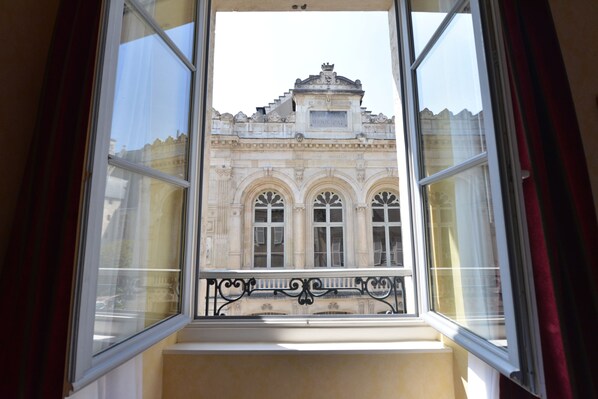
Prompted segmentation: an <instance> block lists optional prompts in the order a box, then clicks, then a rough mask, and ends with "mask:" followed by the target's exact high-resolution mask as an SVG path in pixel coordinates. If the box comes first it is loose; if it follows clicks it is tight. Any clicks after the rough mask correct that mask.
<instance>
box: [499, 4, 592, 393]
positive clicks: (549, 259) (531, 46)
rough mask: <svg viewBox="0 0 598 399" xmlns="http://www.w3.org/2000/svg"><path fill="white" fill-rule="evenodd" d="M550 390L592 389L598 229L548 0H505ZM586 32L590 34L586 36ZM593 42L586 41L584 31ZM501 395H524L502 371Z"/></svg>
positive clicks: (509, 53)
mask: <svg viewBox="0 0 598 399" xmlns="http://www.w3.org/2000/svg"><path fill="white" fill-rule="evenodd" d="M502 12H503V22H504V32H505V42H506V51H507V57H508V61H509V67H510V76H511V88H512V91H513V93H512V95H513V105H514V112H515V116H516V124H517V133H518V143H519V154H520V157H521V163H522V167H523V168H524V169H528V170H530V171H531V176H530V178H529V179H527V180H526V181H525V182H524V183H523V187H524V196H525V202H526V204H525V205H526V212H527V221H528V226H529V234H530V246H531V248H530V249H531V254H532V262H533V272H534V280H535V289H536V297H537V303H538V314H539V321H540V330H541V331H540V333H541V339H542V355H543V361H544V372H545V375H546V389H547V395H548V398H549V399H568V398H596V397H598V385H597V384H598V362H597V361H596V358H595V357H596V355H598V323H597V322H596V320H597V319H598V301H597V296H596V293H597V292H598V277H597V276H598V263H597V260H598V241H597V240H598V229H597V227H596V215H595V211H594V204H593V199H592V193H591V188H590V183H589V177H588V170H587V166H586V162H585V157H584V151H583V147H582V142H581V136H580V132H579V127H578V124H577V118H576V114H575V109H574V105H573V100H572V96H571V92H570V88H569V86H568V80H567V75H566V70H565V66H564V64H563V60H562V56H561V53H560V47H559V43H558V39H557V36H556V31H555V28H554V25H553V22H552V15H551V13H550V8H549V4H548V2H547V1H546V0H526V1H518V0H505V1H503V2H502ZM588 39H589V38H588ZM589 44H590V45H591V41H589ZM501 397H502V398H504V399H517V398H527V397H531V395H529V394H527V393H525V392H524V391H523V390H521V389H520V388H518V387H516V386H515V385H514V384H513V383H511V382H510V381H509V380H507V379H506V378H504V377H503V378H502V380H501Z"/></svg>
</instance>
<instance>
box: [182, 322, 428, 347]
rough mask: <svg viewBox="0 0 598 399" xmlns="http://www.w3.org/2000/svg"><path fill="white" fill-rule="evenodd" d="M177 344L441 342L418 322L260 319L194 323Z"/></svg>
mask: <svg viewBox="0 0 598 399" xmlns="http://www.w3.org/2000/svg"><path fill="white" fill-rule="evenodd" d="M178 342H179V343H180V344H203V343H209V344H211V345H213V344H229V343H234V344H241V345H248V346H249V345H252V344H264V343H266V344H268V345H278V344H280V343H284V344H304V345H309V344H318V345H319V344H339V345H340V344H346V343H351V344H352V345H356V344H361V343H363V344H366V343H367V344H387V343H403V342H440V334H439V333H438V331H436V330H435V329H433V328H432V327H430V326H429V325H428V324H427V323H425V322H424V321H423V320H421V319H419V318H387V317H383V318H380V317H371V318H359V319H356V318H261V319H254V318H252V319H232V318H230V319H229V318H227V319H205V320H196V321H194V322H192V323H190V324H189V325H187V326H186V327H185V328H184V329H183V330H181V331H179V333H178Z"/></svg>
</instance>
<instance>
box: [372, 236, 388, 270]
mask: <svg viewBox="0 0 598 399" xmlns="http://www.w3.org/2000/svg"><path fill="white" fill-rule="evenodd" d="M384 230H385V229H384V227H374V228H373V235H374V266H381V265H386V255H387V251H386V236H385V232H384Z"/></svg>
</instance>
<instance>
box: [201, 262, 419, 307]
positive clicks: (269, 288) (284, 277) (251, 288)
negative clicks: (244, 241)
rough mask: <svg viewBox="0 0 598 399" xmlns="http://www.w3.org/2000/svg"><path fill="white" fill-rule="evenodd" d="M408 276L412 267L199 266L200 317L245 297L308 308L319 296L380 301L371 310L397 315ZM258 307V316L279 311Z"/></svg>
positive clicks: (404, 305) (403, 298)
mask: <svg viewBox="0 0 598 399" xmlns="http://www.w3.org/2000/svg"><path fill="white" fill-rule="evenodd" d="M411 275H412V272H411V270H408V269H404V268H376V269H349V268H347V269H344V268H343V269H302V270H203V271H201V272H200V277H199V278H200V280H203V281H204V282H205V285H203V289H204V290H205V296H203V301H202V302H204V303H203V304H202V305H203V307H204V309H205V313H204V315H203V316H227V315H230V309H231V307H232V305H233V304H235V303H237V304H240V303H243V304H244V306H246V307H249V306H247V305H246V304H247V301H249V300H254V301H256V300H257V301H259V300H261V301H263V302H268V301H271V300H282V299H286V301H287V302H289V301H294V303H295V304H297V305H300V306H313V305H316V304H317V303H318V301H321V300H320V298H324V297H326V298H327V299H334V300H344V301H350V300H356V299H359V298H365V299H369V300H373V301H375V303H377V304H378V305H379V306H376V309H377V311H376V313H387V314H401V313H406V309H407V304H406V300H405V277H407V276H411ZM328 309H331V308H330V307H329V308H328ZM262 310H264V312H263V314H280V313H279V312H275V311H272V312H271V313H268V312H267V310H268V308H264V307H262ZM269 310H272V309H271V308H269ZM243 312H244V313H243ZM241 313H243V314H241V315H251V314H255V312H252V311H241ZM306 313H309V312H306ZM316 313H335V312H334V311H330V312H326V311H319V312H316ZM338 313H342V312H338ZM284 314H286V313H284ZM312 314H313V313H312Z"/></svg>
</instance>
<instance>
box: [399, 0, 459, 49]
mask: <svg viewBox="0 0 598 399" xmlns="http://www.w3.org/2000/svg"><path fill="white" fill-rule="evenodd" d="M410 4H411V24H412V27H413V50H414V52H415V56H416V57H417V56H418V55H419V53H420V52H421V51H422V50H423V48H424V47H425V46H426V44H427V43H428V41H429V40H430V38H431V37H432V35H433V34H434V32H435V31H436V29H438V26H439V25H440V23H441V22H442V20H443V19H444V18H445V17H446V15H447V13H448V11H450V9H451V8H452V7H453V6H454V5H455V4H457V0H411V2H410Z"/></svg>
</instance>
